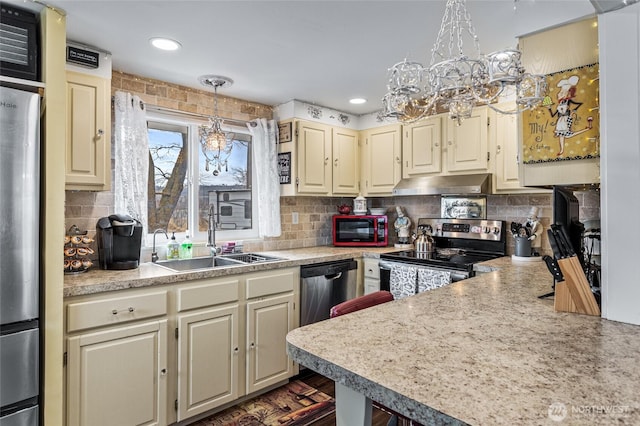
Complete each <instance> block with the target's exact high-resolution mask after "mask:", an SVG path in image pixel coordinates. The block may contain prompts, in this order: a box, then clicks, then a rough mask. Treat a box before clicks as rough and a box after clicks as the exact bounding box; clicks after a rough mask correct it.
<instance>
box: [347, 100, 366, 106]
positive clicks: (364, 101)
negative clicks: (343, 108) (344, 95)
mask: <svg viewBox="0 0 640 426" xmlns="http://www.w3.org/2000/svg"><path fill="white" fill-rule="evenodd" d="M366 102H367V100H366V99H365V98H353V99H349V103H352V104H356V105H359V104H364V103H366Z"/></svg>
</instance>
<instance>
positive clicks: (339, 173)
mask: <svg viewBox="0 0 640 426" xmlns="http://www.w3.org/2000/svg"><path fill="white" fill-rule="evenodd" d="M332 135H333V138H332V143H331V147H332V159H333V173H332V178H333V179H332V180H333V185H332V192H333V194H335V195H355V194H358V192H359V190H360V188H359V187H360V156H359V155H358V154H359V150H358V132H357V131H355V130H350V129H341V128H337V127H334V128H333V131H332Z"/></svg>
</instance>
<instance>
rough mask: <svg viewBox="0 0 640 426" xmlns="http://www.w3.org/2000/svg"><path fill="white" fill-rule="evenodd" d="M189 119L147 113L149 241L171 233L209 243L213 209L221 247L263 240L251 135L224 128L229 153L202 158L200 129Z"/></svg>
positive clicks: (198, 123)
mask: <svg viewBox="0 0 640 426" xmlns="http://www.w3.org/2000/svg"><path fill="white" fill-rule="evenodd" d="M203 123H204V122H201V121H199V120H194V119H190V118H184V117H178V118H176V116H175V115H165V114H161V113H155V112H154V113H148V115H147V129H148V135H149V178H148V179H149V180H148V181H149V187H148V188H149V190H148V194H149V195H148V203H147V204H148V217H149V236H150V235H151V234H152V233H153V231H154V230H156V229H166V230H167V232H168V233H169V236H171V233H172V232H175V234H176V238H177V239H178V240H179V241H180V239H182V238H184V235H185V234H186V232H187V230H188V231H189V237H190V238H191V239H192V240H193V241H195V242H198V241H206V238H207V227H208V214H209V211H210V208H213V210H212V211H213V212H214V215H215V221H216V223H217V225H218V226H217V231H216V239H217V241H230V240H241V239H247V238H256V237H257V236H258V229H257V226H258V223H257V220H255V218H256V214H257V213H256V207H255V206H254V205H255V203H253V202H252V200H253V197H254V194H253V191H254V188H255V187H256V185H255V184H254V175H255V174H254V173H253V170H252V144H251V135H250V134H249V131H248V130H247V129H243V128H235V127H234V128H231V127H225V128H223V130H224V131H225V132H226V133H227V136H228V137H227V143H228V147H230V149H227V150H225V151H222V152H220V153H217V155H216V156H215V158H212V156H211V155H210V156H209V161H207V157H205V155H204V154H203V152H202V150H201V146H200V141H199V132H198V129H199V126H200V125H202V124H203Z"/></svg>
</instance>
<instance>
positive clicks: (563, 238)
mask: <svg viewBox="0 0 640 426" xmlns="http://www.w3.org/2000/svg"><path fill="white" fill-rule="evenodd" d="M547 234H548V235H549V245H551V249H552V250H553V254H554V256H555V259H553V258H551V257H550V256H545V257H544V261H545V263H546V264H547V267H548V268H549V271H550V272H551V274H552V275H553V277H554V279H555V280H556V285H555V301H554V309H555V311H556V312H575V313H579V314H586V315H597V316H599V315H600V306H598V302H597V300H596V298H595V296H594V294H593V292H592V291H591V286H590V285H589V282H588V281H587V277H586V276H585V274H584V270H583V269H582V265H581V263H580V260H579V259H578V256H577V254H576V252H575V250H574V249H573V246H572V245H571V242H570V239H569V235H568V233H567V230H566V229H565V228H564V226H562V225H551V229H549V230H547Z"/></svg>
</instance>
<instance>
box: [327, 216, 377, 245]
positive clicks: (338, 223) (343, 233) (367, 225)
mask: <svg viewBox="0 0 640 426" xmlns="http://www.w3.org/2000/svg"><path fill="white" fill-rule="evenodd" d="M387 234H388V219H387V216H385V215H340V214H337V215H334V216H333V245H334V246H336V247H385V246H386V245H387V243H388V236H387Z"/></svg>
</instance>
